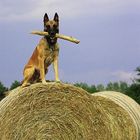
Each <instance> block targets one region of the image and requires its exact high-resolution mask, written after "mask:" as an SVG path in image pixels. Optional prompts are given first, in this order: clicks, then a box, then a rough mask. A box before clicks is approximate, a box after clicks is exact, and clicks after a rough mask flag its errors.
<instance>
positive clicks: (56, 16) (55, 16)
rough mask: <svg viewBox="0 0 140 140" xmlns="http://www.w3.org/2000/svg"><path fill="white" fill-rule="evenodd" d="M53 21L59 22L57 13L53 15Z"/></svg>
mask: <svg viewBox="0 0 140 140" xmlns="http://www.w3.org/2000/svg"><path fill="white" fill-rule="evenodd" d="M54 20H55V21H56V22H59V16H58V14H57V13H55V15H54Z"/></svg>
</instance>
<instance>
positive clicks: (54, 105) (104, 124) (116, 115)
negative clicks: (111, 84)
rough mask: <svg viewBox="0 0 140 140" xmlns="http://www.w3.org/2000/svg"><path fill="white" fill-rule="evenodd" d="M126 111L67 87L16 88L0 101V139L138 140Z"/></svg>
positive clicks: (49, 84)
mask: <svg viewBox="0 0 140 140" xmlns="http://www.w3.org/2000/svg"><path fill="white" fill-rule="evenodd" d="M139 138H140V137H139V136H138V130H137V128H136V125H135V123H134V120H133V119H132V116H130V114H129V113H128V112H127V109H125V108H122V107H121V106H120V105H118V104H116V103H115V102H114V101H113V100H110V99H109V98H104V97H101V96H92V95H90V94H89V93H87V92H86V91H84V90H82V89H80V88H77V87H74V86H72V85H69V84H62V83H48V84H47V85H43V84H41V83H40V84H39V83H38V84H34V85H31V86H29V87H25V88H21V87H19V88H17V89H14V90H12V91H11V92H10V94H9V95H8V96H7V97H6V98H5V99H3V100H2V101H1V102H0V139H1V140H32V139H36V140H44V139H46V140H138V139H139Z"/></svg>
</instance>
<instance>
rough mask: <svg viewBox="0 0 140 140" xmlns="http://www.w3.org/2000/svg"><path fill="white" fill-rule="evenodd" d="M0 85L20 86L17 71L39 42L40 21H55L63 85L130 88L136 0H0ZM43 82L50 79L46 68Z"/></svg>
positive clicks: (138, 28) (138, 35)
mask: <svg viewBox="0 0 140 140" xmlns="http://www.w3.org/2000/svg"><path fill="white" fill-rule="evenodd" d="M0 9H1V12H0V64H1V65H0V81H1V82H2V83H3V84H4V85H6V86H10V85H11V83H12V82H13V81H14V80H18V81H22V79H23V74H22V72H23V68H24V66H25V64H26V63H27V61H28V59H29V58H30V56H31V54H32V52H33V50H34V49H35V47H36V45H37V44H38V42H39V40H40V38H41V37H40V36H36V35H31V34H29V33H30V32H31V31H32V30H43V16H44V14H45V13H48V15H49V17H50V19H53V17H54V14H55V12H57V13H58V15H59V18H60V33H61V34H65V35H69V36H73V37H75V38H77V39H79V40H80V41H81V42H80V44H78V45H76V44H74V43H70V42H67V41H64V40H58V42H59V45H60V54H59V73H60V74H59V75H60V79H61V80H62V81H65V82H71V83H75V82H86V83H88V84H90V85H97V84H107V83H109V82H115V81H125V82H128V83H131V81H132V79H133V78H134V77H135V76H136V73H135V69H136V67H138V66H140V63H139V60H140V18H139V17H140V1H139V0H82V1H81V0H76V1H75V0H24V1H22V0H12V1H11V0H0ZM46 79H49V80H53V79H54V73H53V69H52V67H50V69H49V72H48V74H47V76H46Z"/></svg>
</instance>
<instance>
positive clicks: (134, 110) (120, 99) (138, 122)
mask: <svg viewBox="0 0 140 140" xmlns="http://www.w3.org/2000/svg"><path fill="white" fill-rule="evenodd" d="M92 95H93V96H97V97H99V98H100V97H103V98H106V99H109V100H111V101H113V102H114V103H116V104H117V105H119V106H120V107H121V108H123V109H124V110H125V111H126V112H127V113H128V114H129V116H130V117H131V118H132V120H133V123H134V125H135V129H136V139H137V140H140V105H139V104H138V103H136V102H135V101H134V100H133V99H132V98H130V97H129V96H127V95H125V94H122V93H120V92H115V91H103V92H97V93H95V94H92ZM103 100H105V99H103ZM102 107H103V108H104V111H105V112H106V111H107V108H108V107H109V106H108V105H107V104H103V102H102ZM111 108H112V107H111ZM115 109H116V107H115ZM110 111H111V110H110ZM107 113H109V115H110V112H108V111H107ZM113 117H115V115H113ZM116 117H117V116H116ZM118 119H119V118H116V119H115V120H117V121H118ZM124 121H125V120H124ZM122 124H124V123H123V122H122ZM128 127H129V125H128Z"/></svg>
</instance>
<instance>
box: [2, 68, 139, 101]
mask: <svg viewBox="0 0 140 140" xmlns="http://www.w3.org/2000/svg"><path fill="white" fill-rule="evenodd" d="M136 72H137V76H138V77H137V78H135V79H133V81H132V84H128V83H126V82H123V81H120V82H109V83H108V84H107V85H106V86H104V85H103V84H99V85H88V84H87V83H84V82H82V83H75V84H74V86H77V87H81V88H82V89H84V90H86V91H88V92H89V93H91V94H92V93H95V92H99V91H117V92H121V93H124V94H126V95H128V96H130V97H131V98H133V99H134V100H135V101H136V102H137V103H139V104H140V67H137V68H136ZM20 85H21V83H20V82H19V81H14V82H13V83H12V84H11V86H10V88H7V87H5V86H4V85H3V83H2V82H0V100H2V99H3V98H4V97H5V96H6V94H7V93H8V91H9V90H12V89H14V88H16V87H18V86H20Z"/></svg>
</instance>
